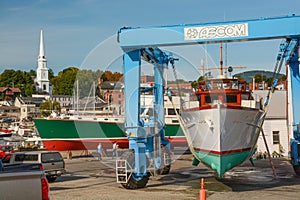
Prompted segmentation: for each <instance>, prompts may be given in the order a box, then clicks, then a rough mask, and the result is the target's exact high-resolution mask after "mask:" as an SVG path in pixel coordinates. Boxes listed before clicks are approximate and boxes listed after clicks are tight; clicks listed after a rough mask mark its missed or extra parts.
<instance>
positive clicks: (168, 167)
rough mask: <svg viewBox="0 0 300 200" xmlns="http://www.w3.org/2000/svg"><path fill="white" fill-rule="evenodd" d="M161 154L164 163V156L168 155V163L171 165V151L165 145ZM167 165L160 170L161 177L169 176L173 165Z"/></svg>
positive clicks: (164, 164)
mask: <svg viewBox="0 0 300 200" xmlns="http://www.w3.org/2000/svg"><path fill="white" fill-rule="evenodd" d="M161 153H162V156H161V160H162V161H164V160H165V159H164V155H166V156H167V160H168V163H171V156H170V151H169V149H168V148H167V147H166V146H165V145H163V146H162V147H161ZM166 164H167V163H163V166H164V167H163V168H162V169H161V170H160V174H161V175H165V174H169V173H170V170H171V165H170V164H168V165H166Z"/></svg>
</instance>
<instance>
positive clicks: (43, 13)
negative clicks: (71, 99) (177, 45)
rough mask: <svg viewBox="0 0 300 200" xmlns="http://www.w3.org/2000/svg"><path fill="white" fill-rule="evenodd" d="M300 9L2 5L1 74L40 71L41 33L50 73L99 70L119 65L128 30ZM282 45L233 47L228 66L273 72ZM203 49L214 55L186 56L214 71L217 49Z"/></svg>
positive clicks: (164, 2) (198, 2) (218, 2)
mask: <svg viewBox="0 0 300 200" xmlns="http://www.w3.org/2000/svg"><path fill="white" fill-rule="evenodd" d="M299 7H300V1H298V0H286V1H279V0H251V1H241V0H226V1H225V0H185V1H175V0H152V1H143V0H126V1H124V0H109V1H104V0H85V1H83V0H71V1H67V0H26V1H24V0H1V1H0V72H3V70H5V69H19V70H25V71H29V70H30V69H34V70H35V69H36V67H37V56H38V52H39V51H38V47H39V34H40V30H41V29H43V32H44V43H45V53H46V57H47V62H48V63H47V66H48V68H51V69H52V70H53V71H54V72H55V73H57V72H59V71H61V70H63V69H65V68H67V67H70V66H75V67H78V68H87V69H89V68H91V69H93V70H95V69H98V68H99V69H105V68H107V65H119V62H117V60H120V58H119V57H120V52H121V51H120V50H119V49H118V46H117V43H116V42H115V38H114V35H115V34H116V33H117V31H118V30H119V28H121V27H124V26H131V27H136V26H154V25H155V26H160V25H173V24H190V23H204V22H216V21H229V20H243V19H253V18H260V17H276V16H286V15H289V14H296V15H300V12H299V11H298V10H299ZM279 42H280V41H267V42H251V43H230V44H228V46H227V49H228V54H227V56H226V58H224V59H225V60H226V62H228V65H245V66H247V69H246V70H252V69H269V70H273V65H274V63H275V58H276V54H277V50H278V46H279ZM184 48H185V47H184ZM200 48H202V49H203V48H204V49H205V50H206V51H207V52H208V54H209V55H208V56H207V55H205V56H204V55H201V54H200V53H199V54H198V52H195V50H190V49H188V50H184V52H190V55H192V56H193V57H194V60H195V61H193V62H197V63H199V65H200V57H201V56H202V58H203V59H205V60H206V61H207V60H211V61H207V62H206V63H205V65H207V66H209V67H213V65H217V64H218V63H219V50H218V45H205V46H204V45H202V46H201V47H200ZM119 51H120V52H119ZM180 51H181V50H178V52H180ZM116 52H118V53H116ZM116 56H117V57H116ZM183 57H186V56H185V55H183ZM208 57H209V59H207V58H208ZM210 57H211V58H210ZM91 60H92V61H91ZM183 60H184V59H183ZM183 63H185V62H184V61H183ZM194 65H198V64H194ZM237 72H239V71H237Z"/></svg>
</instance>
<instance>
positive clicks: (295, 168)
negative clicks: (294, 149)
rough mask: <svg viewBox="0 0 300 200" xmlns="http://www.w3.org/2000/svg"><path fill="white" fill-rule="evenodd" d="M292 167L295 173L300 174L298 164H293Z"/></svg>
mask: <svg viewBox="0 0 300 200" xmlns="http://www.w3.org/2000/svg"><path fill="white" fill-rule="evenodd" d="M293 167H294V171H295V173H296V175H297V176H300V165H297V166H293Z"/></svg>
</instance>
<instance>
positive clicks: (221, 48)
mask: <svg viewBox="0 0 300 200" xmlns="http://www.w3.org/2000/svg"><path fill="white" fill-rule="evenodd" d="M220 76H223V46H222V42H221V43H220Z"/></svg>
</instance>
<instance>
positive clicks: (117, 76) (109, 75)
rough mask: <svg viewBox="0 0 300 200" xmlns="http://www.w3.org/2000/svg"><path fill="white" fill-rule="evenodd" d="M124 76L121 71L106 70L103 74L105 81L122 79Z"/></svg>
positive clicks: (102, 77)
mask: <svg viewBox="0 0 300 200" xmlns="http://www.w3.org/2000/svg"><path fill="white" fill-rule="evenodd" d="M122 77H123V74H121V73H119V72H115V73H112V72H111V71H105V72H104V73H103V74H102V75H101V79H102V80H103V81H120V80H121V79H122Z"/></svg>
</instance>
